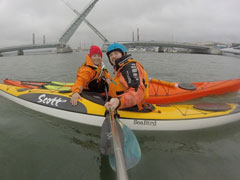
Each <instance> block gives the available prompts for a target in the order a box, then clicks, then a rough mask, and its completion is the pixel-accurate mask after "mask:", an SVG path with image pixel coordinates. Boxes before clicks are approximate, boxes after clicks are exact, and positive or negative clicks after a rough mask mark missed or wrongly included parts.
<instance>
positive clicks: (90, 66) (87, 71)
mask: <svg viewBox="0 0 240 180" xmlns="http://www.w3.org/2000/svg"><path fill="white" fill-rule="evenodd" d="M110 78H111V76H110V73H109V72H108V71H107V69H106V68H103V65H102V63H101V64H100V65H98V66H96V65H94V63H93V61H92V59H91V58H90V56H89V55H87V56H86V61H85V63H83V64H82V66H81V67H79V68H78V72H77V78H76V81H75V83H74V85H73V86H72V92H73V93H75V92H77V93H81V92H82V90H83V89H84V90H89V91H94V92H104V87H105V85H106V83H105V79H110Z"/></svg>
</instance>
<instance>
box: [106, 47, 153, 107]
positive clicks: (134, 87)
mask: <svg viewBox="0 0 240 180" xmlns="http://www.w3.org/2000/svg"><path fill="white" fill-rule="evenodd" d="M106 54H107V56H108V59H109V62H110V64H111V65H112V66H113V68H114V74H115V76H114V77H113V79H112V81H111V83H110V85H109V91H108V95H109V96H110V97H111V99H110V101H109V102H107V103H105V107H106V109H108V110H110V109H111V110H116V109H125V108H130V107H137V110H139V111H140V110H142V105H143V104H144V103H145V99H146V98H147V97H148V78H147V73H146V71H145V70H144V68H143V66H142V65H141V64H140V63H139V62H138V61H136V60H135V59H133V58H132V56H131V55H130V54H127V49H126V47H125V46H124V45H122V44H119V43H113V44H111V45H109V46H108V48H107V52H106Z"/></svg>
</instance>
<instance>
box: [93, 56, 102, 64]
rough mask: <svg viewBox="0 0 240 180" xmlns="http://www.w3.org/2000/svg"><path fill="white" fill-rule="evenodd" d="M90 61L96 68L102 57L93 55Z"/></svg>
mask: <svg viewBox="0 0 240 180" xmlns="http://www.w3.org/2000/svg"><path fill="white" fill-rule="evenodd" d="M91 59H92V61H93V63H94V64H95V65H96V66H98V65H99V64H100V63H101V62H102V57H101V56H100V54H93V55H92V57H91Z"/></svg>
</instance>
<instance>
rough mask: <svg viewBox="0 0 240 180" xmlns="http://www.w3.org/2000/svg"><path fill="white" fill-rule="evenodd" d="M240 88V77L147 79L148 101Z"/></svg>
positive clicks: (63, 86)
mask: <svg viewBox="0 0 240 180" xmlns="http://www.w3.org/2000/svg"><path fill="white" fill-rule="evenodd" d="M3 82H4V84H8V85H14V86H19V87H24V88H33V89H35V88H41V89H50V90H54V89H55V90H70V89H71V86H72V85H73V83H66V82H56V81H51V82H39V81H17V80H9V79H4V80H3ZM239 89H240V79H231V80H223V81H210V82H193V83H177V82H168V81H163V80H157V79H150V80H149V97H148V99H147V102H148V103H151V104H169V103H175V102H182V101H187V100H192V99H197V98H200V97H205V96H209V95H220V94H224V93H228V92H236V91H238V90H239Z"/></svg>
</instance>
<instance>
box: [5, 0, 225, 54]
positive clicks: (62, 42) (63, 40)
mask: <svg viewBox="0 0 240 180" xmlns="http://www.w3.org/2000/svg"><path fill="white" fill-rule="evenodd" d="M62 1H63V2H64V3H65V4H66V5H67V6H68V7H69V8H70V9H71V10H72V11H73V12H74V13H75V14H77V17H76V19H75V20H74V22H73V23H72V24H70V25H69V27H68V28H67V30H66V31H65V32H64V33H63V34H62V36H61V37H60V39H59V41H58V42H57V43H49V44H38V45H33V44H31V45H22V46H15V47H6V48H0V56H1V55H2V54H1V53H5V52H11V51H17V52H18V55H23V54H24V52H23V51H24V50H29V49H42V48H56V49H57V52H58V53H64V52H72V49H71V48H70V47H69V46H68V45H67V42H68V41H69V40H70V38H71V37H72V36H73V34H74V33H75V31H76V30H77V28H78V27H79V26H80V24H81V23H82V22H83V21H84V22H85V23H86V24H87V25H88V26H89V27H90V28H91V29H92V30H93V31H94V32H95V33H96V34H97V35H98V36H99V38H101V39H102V40H103V42H104V43H103V46H102V50H103V51H106V48H107V46H108V45H109V44H110V42H109V41H108V39H107V38H106V37H105V36H104V35H103V34H102V33H100V31H98V30H97V28H95V27H94V26H93V25H92V24H91V23H90V22H89V21H88V20H87V19H86V16H87V15H88V14H89V13H90V11H91V10H92V9H93V7H94V5H95V4H96V3H97V2H98V0H92V2H91V3H90V4H89V5H88V6H87V7H86V8H85V9H84V10H83V12H82V13H80V12H78V11H77V10H76V9H74V8H72V7H71V6H70V5H69V4H68V3H67V2H65V1H64V0H62ZM120 43H122V44H124V45H125V46H126V47H128V48H129V47H146V46H155V47H159V52H163V51H164V48H166V47H172V48H183V49H188V50H191V53H202V54H216V55H220V54H222V51H220V50H219V49H218V48H216V47H214V46H203V45H197V44H191V43H173V42H159V41H121V42H120Z"/></svg>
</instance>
